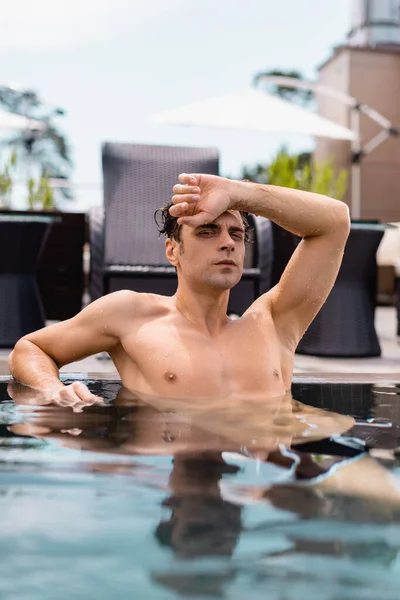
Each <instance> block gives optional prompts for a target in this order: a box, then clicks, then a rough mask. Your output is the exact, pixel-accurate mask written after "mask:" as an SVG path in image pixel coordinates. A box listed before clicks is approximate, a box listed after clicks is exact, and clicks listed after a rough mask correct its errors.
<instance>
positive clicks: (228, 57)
mask: <svg viewBox="0 0 400 600" xmlns="http://www.w3.org/2000/svg"><path fill="white" fill-rule="evenodd" d="M351 4H352V3H351V1H350V0H336V2H334V3H333V2H332V3H321V2H318V0H303V1H301V2H298V1H294V0H281V1H280V2H270V1H265V0H248V1H246V2H244V1H243V0H219V2H211V0H202V2H198V1H194V0H170V1H168V2H165V1H164V0H113V1H111V0H96V1H94V0H84V1H81V0H79V1H78V0H70V1H69V2H68V3H66V2H65V3H63V4H62V8H61V5H59V4H57V5H56V4H54V3H53V2H51V1H50V0H37V1H36V2H35V3H30V2H27V0H15V1H14V2H10V3H6V4H5V5H4V6H3V7H2V24H3V27H2V30H3V34H2V36H1V39H0V55H1V59H2V60H1V65H2V67H1V75H0V84H3V85H10V86H16V87H17V88H18V89H21V90H26V91H28V90H33V91H34V92H36V93H37V95H38V98H39V100H40V102H41V103H43V105H44V106H43V112H44V113H45V114H49V113H50V112H51V111H52V110H54V109H55V108H61V109H62V110H63V111H64V112H65V114H64V115H63V116H61V115H55V116H54V117H52V122H53V124H54V126H55V127H56V129H57V131H59V132H60V133H61V134H62V136H63V138H64V140H65V143H66V145H67V147H68V158H69V159H70V160H71V168H65V165H63V167H64V168H63V169H61V168H60V169H59V172H58V173H57V170H56V171H54V170H53V172H51V173H50V175H54V174H56V175H60V174H61V173H63V172H64V174H65V176H67V177H68V179H70V181H71V184H72V191H73V196H74V201H73V205H72V204H71V203H70V202H68V201H67V202H64V199H63V198H60V199H59V200H58V203H59V205H60V204H61V205H62V207H63V208H64V209H66V210H68V209H70V210H80V209H86V208H87V207H89V206H91V205H93V204H99V203H100V202H101V200H102V173H101V161H100V159H101V156H100V145H101V143H102V142H103V141H104V140H109V141H121V142H131V141H135V142H143V143H159V144H176V145H189V146H204V145H205V146H215V147H217V148H218V149H219V150H220V159H221V163H220V169H221V172H222V173H223V174H225V175H229V176H232V177H240V175H241V173H242V168H243V166H245V165H247V166H249V167H251V166H253V165H254V164H256V163H266V162H268V161H269V160H270V159H271V157H272V156H273V155H274V154H275V153H276V151H277V149H278V148H279V147H280V146H281V145H282V144H286V145H287V147H288V149H290V150H291V151H293V152H296V151H301V152H303V151H307V150H311V149H313V148H314V146H315V143H314V140H313V138H311V137H308V136H298V135H293V134H291V133H288V134H281V133H268V132H267V133H266V132H255V131H251V132H249V131H234V130H216V129H212V128H207V129H204V128H180V127H172V126H169V127H167V126H160V125H158V124H152V123H151V121H150V117H151V115H152V114H153V113H156V112H158V111H161V110H164V109H167V108H170V107H171V108H172V107H177V106H180V105H184V104H189V103H192V102H196V101H199V100H203V99H206V98H208V97H213V96H218V95H220V94H223V93H227V92H231V91H234V90H237V89H241V88H246V87H249V86H250V85H251V84H252V81H253V78H254V76H255V75H256V74H257V73H259V72H261V71H272V70H278V71H279V70H280V71H283V72H298V73H300V74H302V75H303V76H304V77H306V78H308V79H312V80H315V79H316V78H317V77H318V68H319V67H320V66H321V65H322V64H323V63H324V62H325V61H326V60H328V59H329V58H331V56H332V51H333V48H334V47H335V46H337V45H340V44H345V43H346V35H347V34H348V32H349V30H350V28H351V24H352V20H351V19H352V11H351V8H352V6H351ZM379 4H385V2H384V0H381V1H380V2H379ZM0 107H3V108H6V109H9V106H7V105H4V103H3V105H2V103H1V102H0ZM19 108H21V107H19ZM39 112H40V111H38V110H36V111H32V113H33V114H39ZM2 137H4V134H3V133H2ZM9 137H11V136H9V135H8V132H7V138H9ZM20 167H21V169H22V168H23V167H24V165H23V164H22V163H20ZM20 177H21V178H22V173H20ZM16 179H18V177H16ZM21 185H23V187H25V184H19V183H18V182H16V184H15V188H14V195H13V203H14V205H15V206H16V207H22V206H24V205H25V204H26V198H25V196H26V194H25V189H24V190H23V191H22V190H21V189H19V188H20V187H21Z"/></svg>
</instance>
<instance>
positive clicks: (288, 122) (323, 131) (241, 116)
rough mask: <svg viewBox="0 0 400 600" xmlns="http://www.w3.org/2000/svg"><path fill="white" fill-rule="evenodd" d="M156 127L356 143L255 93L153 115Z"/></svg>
mask: <svg viewBox="0 0 400 600" xmlns="http://www.w3.org/2000/svg"><path fill="white" fill-rule="evenodd" d="M150 119H151V121H152V122H153V123H162V124H164V125H191V126H200V127H224V128H230V129H247V130H257V131H269V132H274V131H276V132H282V133H283V132H289V133H295V134H300V135H312V136H316V137H327V138H332V139H338V140H349V141H354V140H355V137H356V134H355V132H354V131H352V130H351V129H348V128H346V127H342V126H341V125H337V124H336V123H333V122H332V121H329V120H328V119H325V118H324V117H320V116H319V115H317V114H315V113H313V112H310V111H308V110H306V109H304V108H302V107H300V106H298V105H296V104H292V103H291V102H287V101H286V100H282V99H281V98H278V97H277V96H272V95H271V94H268V93H266V92H261V91H258V90H256V89H251V88H250V89H245V90H242V91H237V92H232V93H230V94H224V95H223V96H218V97H216V98H210V99H208V100H203V101H201V102H195V103H194V104H189V105H186V106H181V107H179V108H173V109H171V110H166V111H162V112H159V113H156V114H155V115H152V117H151V118H150Z"/></svg>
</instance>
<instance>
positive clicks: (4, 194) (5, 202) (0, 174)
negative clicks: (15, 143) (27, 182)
mask: <svg viewBox="0 0 400 600" xmlns="http://www.w3.org/2000/svg"><path fill="white" fill-rule="evenodd" d="M16 162H17V154H16V152H15V151H13V152H12V154H11V156H10V158H9V159H8V160H7V161H6V162H5V164H4V166H3V169H0V208H10V200H11V192H12V187H13V180H12V171H13V169H14V167H15V165H16Z"/></svg>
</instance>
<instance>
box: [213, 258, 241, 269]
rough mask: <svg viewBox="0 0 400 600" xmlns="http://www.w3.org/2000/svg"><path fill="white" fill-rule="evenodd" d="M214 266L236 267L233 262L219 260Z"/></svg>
mask: <svg viewBox="0 0 400 600" xmlns="http://www.w3.org/2000/svg"><path fill="white" fill-rule="evenodd" d="M215 264H216V265H225V266H230V267H236V263H235V261H233V260H228V259H226V260H220V261H218V262H217V263H215Z"/></svg>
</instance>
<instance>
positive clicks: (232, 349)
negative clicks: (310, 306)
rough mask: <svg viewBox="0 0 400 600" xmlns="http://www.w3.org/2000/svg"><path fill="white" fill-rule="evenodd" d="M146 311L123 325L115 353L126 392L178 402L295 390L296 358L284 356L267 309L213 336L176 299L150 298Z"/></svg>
mask: <svg viewBox="0 0 400 600" xmlns="http://www.w3.org/2000/svg"><path fill="white" fill-rule="evenodd" d="M146 306H147V308H146V311H145V314H143V315H137V314H136V316H135V317H134V316H133V315H132V319H129V322H125V323H124V329H123V332H122V334H121V335H120V340H121V343H120V345H119V346H118V347H117V348H115V349H114V350H113V351H112V352H110V354H111V357H112V359H113V361H114V363H115V365H116V367H117V369H118V372H119V374H120V376H121V380H122V382H123V384H124V385H125V386H126V387H128V388H130V389H134V390H137V391H139V392H142V393H145V394H154V395H157V396H168V397H175V398H187V397H197V398H201V397H207V398H210V397H238V398H239V397H241V398H245V397H257V396H260V397H263V396H264V397H265V394H268V395H269V396H271V395H274V396H276V395H281V394H284V393H285V392H286V391H287V390H288V388H290V381H291V372H292V367H293V357H291V356H290V355H288V356H287V357H285V355H284V354H283V353H282V348H281V344H280V341H279V339H278V338H277V334H276V331H275V327H274V323H273V321H272V318H271V315H270V314H269V313H268V312H267V311H266V310H260V309H257V305H253V307H252V308H251V309H249V310H248V311H247V312H246V313H245V314H244V315H243V316H242V317H241V318H240V319H237V320H230V321H228V322H227V324H226V325H225V326H224V327H223V329H222V331H221V332H220V333H219V334H218V336H216V337H211V336H210V335H209V334H206V333H204V332H202V331H200V330H199V329H198V328H197V327H196V325H195V324H194V323H191V322H190V321H188V319H186V318H185V317H184V316H183V315H182V314H180V313H179V312H178V311H177V310H176V308H175V305H174V303H173V301H172V299H171V298H167V297H162V296H155V295H151V294H146ZM126 321H128V319H127V320H126Z"/></svg>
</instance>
